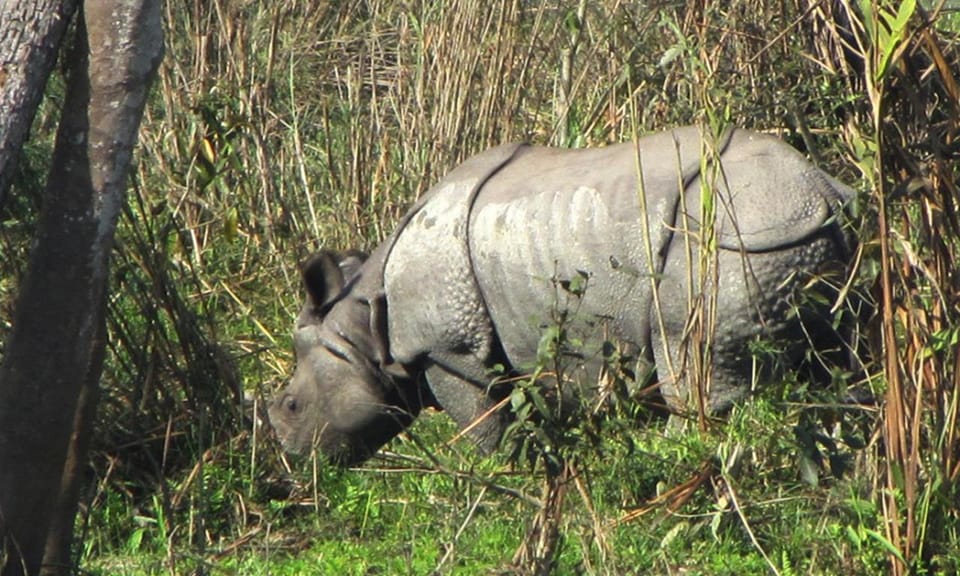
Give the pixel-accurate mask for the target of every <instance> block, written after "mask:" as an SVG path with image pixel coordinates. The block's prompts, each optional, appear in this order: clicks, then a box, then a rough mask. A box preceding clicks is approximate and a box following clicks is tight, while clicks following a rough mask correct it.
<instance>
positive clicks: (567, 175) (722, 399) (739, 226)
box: [312, 127, 850, 447]
mask: <svg viewBox="0 0 960 576" xmlns="http://www.w3.org/2000/svg"><path fill="white" fill-rule="evenodd" d="M716 158H719V159H720V163H719V164H717V163H716V162H714V160H715V159H716ZM641 175H642V177H641ZM708 190H709V191H710V192H711V193H712V195H713V205H714V207H715V218H714V219H713V222H712V228H713V229H714V230H715V232H716V233H715V235H712V236H711V238H713V240H711V243H712V245H713V246H714V248H713V249H711V250H708V251H706V252H707V256H708V257H706V258H703V259H701V251H700V242H701V241H703V237H704V234H703V233H701V227H706V230H709V229H710V228H711V226H710V223H709V222H705V221H704V220H703V219H704V214H703V209H702V205H703V203H702V202H701V196H702V194H705V193H707V191H708ZM849 196H850V192H849V190H848V189H847V188H845V187H844V186H842V185H840V184H837V183H836V182H835V181H833V180H832V179H831V178H830V177H829V176H827V175H825V174H824V173H822V172H821V171H819V170H818V169H817V168H816V167H814V166H813V165H811V164H810V163H809V162H807V161H806V160H805V159H804V158H803V157H802V156H801V155H800V154H799V153H798V152H796V151H795V150H793V149H792V148H791V147H789V146H788V145H786V144H784V143H783V142H781V141H780V140H778V139H775V138H772V137H769V136H765V135H761V134H757V133H753V132H748V131H743V130H737V131H732V132H730V133H728V134H727V135H726V136H725V137H724V138H722V139H721V140H720V141H719V142H710V141H709V140H707V141H705V139H704V138H702V136H701V134H700V131H699V130H698V129H697V128H696V127H688V128H680V129H676V130H673V131H670V132H665V133H661V134H657V135H653V136H649V137H645V138H642V139H640V140H639V141H638V142H637V143H628V144H621V145H616V146H610V147H606V148H596V149H586V150H562V149H553V148H542V147H531V146H518V145H511V146H504V147H500V148H496V149H493V150H491V151H488V152H485V153H484V154H481V155H479V156H477V157H474V158H472V159H471V160H469V161H468V162H466V163H465V164H463V165H462V166H461V167H459V168H458V169H457V170H455V171H453V172H452V173H451V174H449V175H448V176H447V177H446V178H445V179H444V180H443V181H441V182H440V183H438V184H437V185H436V186H435V187H434V188H433V189H432V190H431V191H430V193H428V195H427V196H425V198H424V199H422V200H421V202H419V203H418V204H417V205H416V206H415V207H414V208H413V209H412V211H411V213H410V214H408V216H407V218H406V219H405V220H404V222H403V223H402V224H401V227H400V228H399V229H398V230H397V231H396V232H395V233H394V235H393V236H392V237H391V238H390V239H389V240H388V241H387V242H386V243H384V245H383V246H381V247H380V248H378V250H377V251H376V252H375V253H374V254H373V255H372V257H371V258H370V260H368V261H367V262H366V263H365V264H364V266H363V267H362V268H361V270H360V273H359V278H358V280H357V282H356V283H355V286H352V287H351V288H349V289H348V293H347V294H345V295H343V296H344V297H343V298H342V300H341V301H340V302H338V303H337V304H335V305H334V306H333V308H332V309H331V310H330V312H329V315H328V317H327V318H326V319H324V323H325V324H326V323H330V322H339V323H340V324H339V325H338V326H339V327H338V330H340V331H341V332H342V331H344V330H346V331H350V330H358V331H363V330H368V331H373V332H379V334H378V335H379V336H380V337H382V338H383V340H384V342H385V344H384V345H385V346H386V347H387V348H388V349H389V352H388V355H389V357H390V360H391V361H393V362H394V363H396V364H398V365H401V366H404V367H405V368H406V369H407V370H408V372H409V373H410V374H412V375H414V376H415V375H417V374H420V373H425V374H426V378H427V382H428V384H429V388H430V390H431V391H432V393H433V395H434V396H435V398H436V401H437V403H439V404H440V405H441V406H442V407H443V408H444V409H445V410H446V411H448V412H449V413H450V415H451V416H452V417H453V418H455V419H456V420H457V421H458V422H459V423H460V424H461V425H462V426H467V425H468V424H470V423H471V422H472V421H473V420H474V419H476V418H477V417H478V416H480V415H481V414H483V413H484V412H485V411H487V410H489V409H490V407H491V406H492V405H493V404H494V401H495V397H491V396H490V395H489V394H488V391H489V389H488V385H489V382H490V370H491V367H492V366H493V365H494V364H496V363H503V364H506V365H507V366H509V367H511V368H513V369H514V370H518V371H522V370H523V369H524V368H525V367H528V366H530V365H531V364H532V363H533V361H534V360H535V358H536V351H537V343H538V341H539V340H540V337H541V334H542V331H543V328H544V326H545V325H546V324H547V323H549V318H550V311H551V310H552V309H556V308H558V307H564V306H572V307H573V308H575V310H576V316H575V318H576V322H577V323H578V325H577V329H578V330H579V331H580V334H581V335H591V334H592V335H593V336H594V338H593V339H592V340H591V339H590V338H588V339H587V345H586V347H585V350H584V358H583V362H582V363H581V364H580V365H579V366H573V367H572V368H571V375H573V376H574V377H579V378H580V381H581V382H582V383H585V384H588V385H589V383H590V382H591V379H593V383H594V385H595V383H596V380H595V379H596V375H597V372H598V370H599V366H600V357H599V352H598V350H599V344H600V343H601V342H602V341H604V340H612V341H616V342H619V343H620V344H621V345H622V346H623V347H624V348H625V349H627V350H628V351H630V352H632V353H634V354H635V355H636V356H637V357H638V358H640V359H641V363H643V362H644V361H645V362H646V363H648V364H649V365H650V367H651V368H655V369H656V373H657V375H658V378H659V380H660V381H661V383H662V388H661V389H662V391H663V393H664V396H665V398H666V399H667V401H668V402H669V403H670V404H671V405H672V406H673V407H675V408H682V407H684V406H686V405H687V402H688V401H689V400H688V396H689V395H690V391H689V390H688V389H687V388H688V386H687V385H686V384H685V382H688V381H689V380H690V379H689V378H686V377H685V374H686V372H685V369H689V367H690V362H689V361H687V362H684V359H688V358H689V353H690V351H686V350H684V346H685V345H686V344H685V343H686V341H687V340H686V339H685V337H684V336H685V334H686V332H685V330H686V327H687V322H688V319H689V318H690V309H691V306H692V305H693V304H696V305H697V306H700V307H703V308H704V309H705V310H707V312H708V314H707V317H709V316H711V315H713V316H715V321H714V322H712V325H713V326H715V331H714V332H713V334H712V336H711V339H712V373H711V379H710V382H711V386H710V389H709V390H707V397H706V399H705V402H706V405H707V407H708V409H709V410H711V411H721V410H724V409H726V408H727V407H729V405H730V404H731V403H732V402H734V401H736V400H738V399H740V398H741V397H743V396H744V395H745V394H746V393H747V392H748V391H749V388H750V386H751V383H752V382H753V380H754V378H753V375H754V366H753V360H752V357H751V354H750V351H749V346H750V344H751V342H753V341H754V340H756V339H757V338H758V337H763V338H770V337H772V338H783V339H786V340H787V341H788V342H792V343H794V344H800V345H802V343H803V342H804V335H803V333H802V332H801V330H800V326H799V322H798V321H797V320H796V318H795V317H793V316H792V315H791V314H790V313H789V312H790V308H791V305H792V302H793V299H794V297H795V295H796V294H797V293H798V291H799V289H800V287H801V286H803V285H804V284H805V283H806V282H807V281H808V279H809V278H810V277H811V276H812V275H815V274H818V273H821V272H824V271H826V270H828V269H836V268H841V269H842V267H843V264H844V262H845V261H846V260H847V258H848V250H847V247H846V245H845V243H844V240H843V235H842V234H841V231H840V230H839V226H838V224H837V223H836V222H835V218H834V215H835V214H836V213H837V212H838V211H839V209H840V206H841V204H842V203H843V202H844V201H845V200H846V199H848V198H849ZM643 206H645V207H646V210H645V211H644V209H643ZM701 268H702V269H703V270H706V271H707V274H706V275H705V277H704V278H705V281H704V282H701V281H700V274H699V270H700V269H701ZM579 274H585V275H586V276H587V288H586V291H585V293H584V295H583V296H582V299H580V301H577V300H576V299H575V298H572V297H571V296H569V295H568V294H565V293H564V292H563V290H561V289H559V288H558V283H559V282H560V281H564V280H569V279H571V278H573V277H575V276H577V275H579ZM714 287H716V290H714ZM656 294H659V304H660V305H659V308H658V307H657V306H655V302H656V301H657V298H655V295H656ZM711 294H713V295H715V296H711ZM690 295H692V297H693V302H691V300H690V298H689V296H690ZM377 298H381V300H380V302H381V303H382V306H381V307H380V308H379V310H381V311H382V313H383V314H384V315H385V320H384V321H382V322H381V323H380V325H379V326H380V327H377V326H374V325H373V324H376V323H371V325H369V326H353V327H350V326H344V325H343V323H344V322H343V321H338V320H337V318H339V317H344V314H345V313H343V312H338V310H337V309H338V308H339V307H350V306H359V305H362V303H363V302H369V301H371V300H376V299H377ZM371 326H373V327H371ZM321 329H325V328H322V327H321ZM788 348H789V347H788ZM322 370H323V366H318V365H317V364H316V363H314V365H313V367H312V371H313V372H314V377H315V378H316V379H317V381H318V382H319V384H317V385H318V386H323V383H322V380H323V374H322ZM349 384H350V383H349V382H343V383H340V384H339V386H349ZM503 418H504V416H503V415H499V416H494V417H490V418H487V419H485V420H483V422H482V423H481V424H480V425H479V426H477V427H476V428H475V429H474V434H475V436H476V437H477V439H478V440H479V441H480V442H481V444H483V445H485V446H487V447H492V446H493V444H494V443H495V442H496V439H497V438H498V437H499V435H500V432H501V430H502V426H503V421H504V420H503Z"/></svg>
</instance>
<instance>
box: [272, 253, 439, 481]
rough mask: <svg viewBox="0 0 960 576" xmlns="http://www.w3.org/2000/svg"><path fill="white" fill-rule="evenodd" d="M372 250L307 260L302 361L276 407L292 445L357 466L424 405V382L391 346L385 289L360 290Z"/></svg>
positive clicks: (300, 322) (281, 432)
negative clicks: (397, 359) (394, 361)
mask: <svg viewBox="0 0 960 576" xmlns="http://www.w3.org/2000/svg"><path fill="white" fill-rule="evenodd" d="M365 259H366V256H365V255H364V254H362V253H360V252H349V253H345V254H334V253H332V252H328V251H322V252H319V253H317V254H315V255H314V256H313V257H311V258H310V259H309V260H308V261H307V262H306V263H305V264H304V265H303V267H302V276H303V283H304V286H305V287H306V291H307V299H306V302H305V304H304V306H303V309H302V311H301V312H300V316H299V317H298V319H297V323H296V326H295V329H294V333H293V341H294V349H295V353H296V359H297V367H296V370H295V371H294V374H293V378H292V379H291V381H290V383H289V384H288V385H287V386H286V387H285V388H284V389H283V391H282V392H281V393H280V394H279V396H278V397H277V398H276V399H275V400H274V401H273V402H272V404H271V405H270V407H269V408H268V415H269V417H270V423H271V424H272V425H273V427H274V429H275V430H276V432H277V434H278V436H279V438H280V441H281V443H282V444H283V447H284V449H285V450H287V451H288V452H294V453H305V452H308V451H310V450H311V449H313V448H319V449H320V451H321V452H322V453H323V454H324V455H325V456H326V457H328V458H329V459H330V460H332V461H333V462H335V463H337V464H341V465H350V464H354V463H358V462H361V461H363V460H365V459H367V458H369V457H370V456H371V455H372V454H373V453H374V452H376V450H377V449H378V448H380V447H381V446H382V445H384V444H385V443H386V442H387V441H389V440H390V439H391V438H393V437H394V436H396V435H397V434H399V433H400V432H401V431H402V430H403V429H404V428H406V427H407V426H408V425H409V424H410V422H411V421H412V420H413V419H414V418H415V417H416V415H417V414H418V413H419V412H420V409H421V408H422V399H421V396H420V393H419V390H418V389H417V383H416V380H415V379H414V378H411V377H410V376H409V375H408V374H407V373H406V372H405V371H404V370H402V369H401V368H400V367H398V366H395V365H391V363H390V362H389V355H388V354H387V352H386V344H385V342H386V333H385V331H386V328H385V324H384V325H383V326H382V327H381V319H382V318H384V316H383V314H380V313H379V312H378V309H382V307H383V306H384V301H383V297H382V295H379V296H375V297H373V298H370V297H364V296H362V295H360V294H357V292H360V291H359V290H354V288H355V284H357V281H358V280H359V279H360V277H361V276H362V264H363V262H364V260H365Z"/></svg>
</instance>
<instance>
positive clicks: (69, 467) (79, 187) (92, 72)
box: [0, 0, 163, 576]
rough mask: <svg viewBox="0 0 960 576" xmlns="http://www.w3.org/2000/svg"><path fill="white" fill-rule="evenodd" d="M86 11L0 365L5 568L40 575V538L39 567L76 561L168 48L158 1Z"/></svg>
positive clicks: (110, 0) (0, 512)
mask: <svg viewBox="0 0 960 576" xmlns="http://www.w3.org/2000/svg"><path fill="white" fill-rule="evenodd" d="M84 10H85V14H84V16H85V22H86V29H85V31H86V33H84V29H82V28H81V29H80V30H79V31H78V34H77V43H76V45H75V46H74V47H73V49H72V57H71V63H70V78H69V81H68V88H67V96H66V100H65V102H64V109H63V115H62V117H61V121H60V126H59V130H58V133H57V142H56V147H55V150H54V156H53V160H52V162H53V164H52V167H51V170H50V176H49V180H48V183H47V188H46V191H45V198H44V202H43V206H44V209H43V213H42V214H41V215H40V220H39V226H38V233H37V240H36V244H35V248H34V251H33V253H32V255H31V260H30V265H29V268H28V271H27V274H26V275H25V277H24V279H23V282H22V284H21V286H20V292H19V297H18V299H17V306H16V311H15V315H14V329H13V332H12V333H11V334H10V337H9V340H8V343H7V347H6V355H5V357H4V358H3V364H2V365H0V537H2V538H3V542H4V546H5V553H6V562H5V564H4V566H3V570H2V574H3V576H10V575H20V574H38V573H40V572H41V565H42V564H43V560H44V556H45V549H46V558H47V559H48V560H49V564H44V568H43V573H45V574H55V573H68V572H69V571H70V566H69V561H68V560H69V546H70V537H69V536H70V532H69V527H70V526H72V522H73V518H74V516H75V513H76V505H77V502H76V500H77V494H78V489H79V484H78V478H79V472H80V471H81V470H82V463H83V462H84V461H85V452H86V443H87V438H89V432H90V426H91V424H92V416H93V414H94V412H95V404H93V402H94V399H95V397H96V382H97V381H98V380H99V376H100V368H101V362H102V357H103V350H104V344H105V342H104V338H103V334H104V328H103V323H104V303H105V295H106V285H107V278H108V265H109V254H110V250H111V247H112V243H113V234H114V230H115V228H116V222H117V217H118V215H119V212H120V208H121V206H122V202H123V200H124V189H125V182H126V177H127V173H128V169H129V164H130V158H131V154H132V152H133V147H134V145H135V143H136V136H137V130H138V127H139V124H140V119H141V117H142V114H143V109H144V105H145V103H146V98H147V91H148V88H149V85H150V82H151V80H152V78H153V76H154V73H155V71H156V69H157V67H158V65H159V62H160V58H161V57H162V53H163V33H162V29H161V21H160V16H161V14H160V3H159V0H99V1H97V2H89V3H88V4H87V5H86V6H85V8H84ZM85 385H86V386H87V388H86V389H85V388H84V387H85ZM81 397H82V398H81ZM68 454H69V456H70V462H69V463H67V464H66V465H65V462H66V460H67V456H68ZM64 527H66V528H64ZM48 543H49V546H48Z"/></svg>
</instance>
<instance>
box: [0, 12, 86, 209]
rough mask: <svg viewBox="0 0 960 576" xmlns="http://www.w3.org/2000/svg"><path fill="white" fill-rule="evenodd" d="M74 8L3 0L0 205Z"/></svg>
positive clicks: (0, 29) (0, 28) (0, 17)
mask: <svg viewBox="0 0 960 576" xmlns="http://www.w3.org/2000/svg"><path fill="white" fill-rule="evenodd" d="M76 6H77V2H76V0H4V2H3V4H2V7H0V39H2V40H0V206H3V200H4V198H5V197H6V194H7V188H8V187H9V186H10V182H11V180H12V179H13V175H14V172H15V170H14V168H15V167H16V161H17V157H18V156H19V155H20V148H21V147H22V146H23V143H24V142H25V141H26V139H27V133H28V132H29V131H30V124H31V123H33V115H34V113H36V111H37V106H38V105H39V104H40V97H41V96H42V95H43V89H44V87H45V86H46V84H47V77H48V76H50V71H51V70H52V69H53V65H54V63H55V62H56V61H57V48H58V47H59V46H60V40H61V39H62V38H63V33H64V31H65V30H66V29H67V23H68V22H69V21H70V18H71V17H72V16H73V12H74V10H75V9H76Z"/></svg>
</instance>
